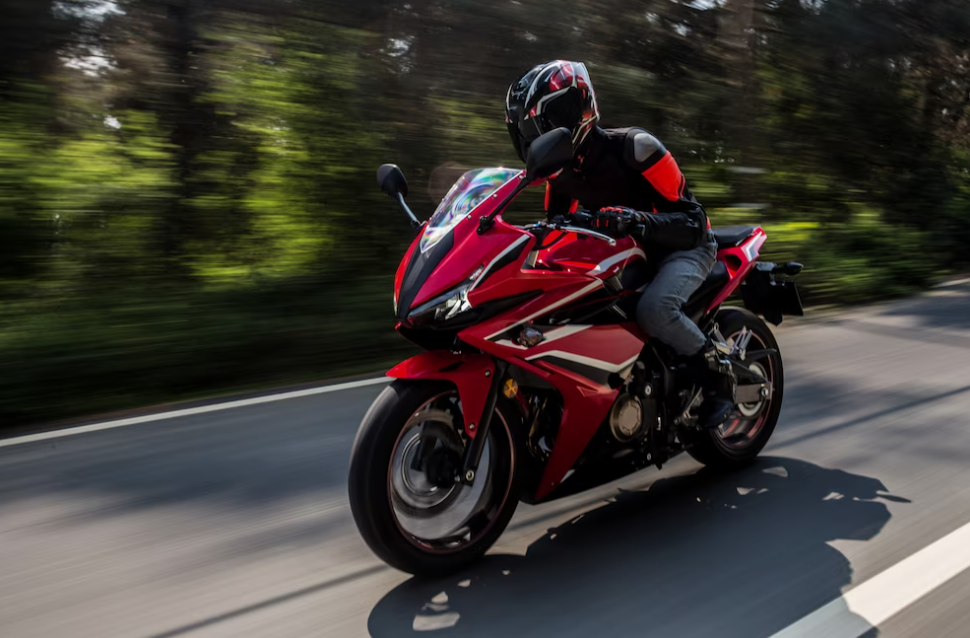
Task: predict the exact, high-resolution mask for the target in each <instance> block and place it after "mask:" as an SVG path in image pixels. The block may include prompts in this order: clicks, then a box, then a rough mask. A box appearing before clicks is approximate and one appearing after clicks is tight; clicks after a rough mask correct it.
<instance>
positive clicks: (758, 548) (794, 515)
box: [368, 458, 903, 638]
mask: <svg viewBox="0 0 970 638" xmlns="http://www.w3.org/2000/svg"><path fill="white" fill-rule="evenodd" d="M882 492H885V487H884V486H883V485H882V483H881V482H879V481H878V480H876V479H873V478H867V477H864V476H858V475H854V474H849V473H846V472H843V471H839V470H829V469H825V468H821V467H819V466H816V465H812V464H810V463H805V462H803V461H796V460H792V459H787V458H763V459H761V460H759V461H758V463H757V464H755V465H753V466H752V467H750V468H748V469H746V470H744V471H742V472H738V473H734V474H729V475H717V474H716V473H714V472H710V471H708V470H701V471H700V472H698V473H696V474H693V475H687V476H680V477H675V478H671V479H664V480H660V481H658V482H656V483H654V484H653V485H652V486H651V487H650V489H649V491H646V492H621V493H620V494H618V496H617V497H616V499H615V502H611V503H609V504H607V505H604V506H603V507H600V508H599V509H596V510H593V511H591V512H588V513H586V514H584V515H581V516H579V517H577V518H575V519H573V520H571V521H569V522H568V523H565V524H563V525H560V526H559V527H555V528H552V529H550V530H548V532H547V533H546V534H545V535H544V536H543V537H542V538H540V539H539V540H537V541H535V542H534V543H532V545H530V546H529V548H528V550H527V553H526V555H525V556H512V555H490V556H488V557H486V559H485V560H484V561H483V562H482V563H480V564H479V565H477V566H476V567H474V568H472V569H470V570H469V571H467V572H465V573H462V574H459V575H457V576H454V577H451V578H449V579H446V580H439V581H433V582H428V581H421V580H419V579H411V580H409V581H407V582H406V583H404V584H402V585H401V586H399V587H397V588H396V589H394V590H393V591H391V592H390V593H388V594H387V595H386V596H385V597H384V598H383V599H382V600H381V601H380V602H379V603H378V604H377V606H376V607H375V608H374V610H373V611H372V612H371V615H370V618H369V620H368V629H369V630H370V634H371V636H373V637H374V638H386V637H391V636H401V635H406V634H411V633H418V632H420V633H424V634H426V633H427V632H428V631H431V632H432V633H433V635H436V636H438V635H440V636H482V637H486V636H487V637H489V638H492V637H496V636H502V637H511V636H645V635H661V636H718V638H725V637H727V636H743V637H745V638H756V637H759V636H765V637H767V636H771V635H772V634H774V633H775V632H776V631H778V630H780V629H783V628H784V627H786V626H787V625H789V624H791V623H792V622H794V621H796V620H798V619H799V618H801V617H803V616H805V615H807V614H809V613H811V612H812V611H814V610H815V609H817V608H818V607H820V606H822V605H823V604H825V603H828V602H829V601H831V600H833V599H835V598H838V597H839V595H840V594H841V593H842V588H843V587H845V586H846V585H848V584H849V582H850V580H851V575H852V568H851V566H850V564H849V562H848V560H847V559H846V558H845V556H843V555H842V554H841V553H840V552H839V551H838V550H836V549H834V548H832V547H830V546H829V545H828V542H829V541H833V540H836V539H850V540H858V541H867V540H870V539H872V538H873V537H875V536H876V535H877V534H878V533H879V532H880V531H881V530H882V528H883V526H884V525H885V524H886V522H887V521H888V520H889V518H890V513H889V510H888V509H887V507H886V505H885V504H884V503H883V502H881V501H880V500H878V499H880V498H883V499H887V500H894V501H900V500H903V499H899V498H897V497H892V496H888V495H886V494H884V493H882ZM868 635H875V633H873V634H868Z"/></svg>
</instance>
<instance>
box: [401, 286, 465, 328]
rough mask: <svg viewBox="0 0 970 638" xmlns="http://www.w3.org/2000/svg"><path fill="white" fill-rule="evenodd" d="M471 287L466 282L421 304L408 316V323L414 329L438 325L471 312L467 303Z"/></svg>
mask: <svg viewBox="0 0 970 638" xmlns="http://www.w3.org/2000/svg"><path fill="white" fill-rule="evenodd" d="M471 286H472V282H471V281H466V282H465V283H463V284H462V285H460V286H458V287H456V288H452V289H451V290H449V291H448V292H446V293H443V294H441V295H438V296H437V297H435V298H434V299H431V300H430V301H427V302H425V303H423V304H421V305H420V306H418V307H417V308H415V309H414V310H412V311H411V313H410V314H409V315H408V322H409V323H410V324H411V325H412V326H415V327H417V326H421V325H426V324H428V323H432V322H433V323H440V322H443V321H448V320H449V319H453V318H454V317H457V316H458V315H460V314H462V313H464V312H467V311H469V310H471V308H472V306H471V304H470V303H468V289H469V288H471Z"/></svg>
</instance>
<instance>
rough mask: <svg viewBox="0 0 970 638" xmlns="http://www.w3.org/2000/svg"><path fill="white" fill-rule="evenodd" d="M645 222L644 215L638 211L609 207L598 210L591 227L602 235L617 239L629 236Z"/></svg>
mask: <svg viewBox="0 0 970 638" xmlns="http://www.w3.org/2000/svg"><path fill="white" fill-rule="evenodd" d="M645 220H646V215H645V214H644V213H641V212H640V211H637V210H633V209H632V208H622V207H618V206H610V207H607V208H601V209H599V211H598V212H597V213H596V214H595V215H594V216H593V219H592V224H591V225H592V227H593V228H594V229H595V230H598V231H599V232H601V233H603V234H604V235H609V236H610V237H614V238H617V239H619V238H621V237H626V236H627V235H630V234H631V233H632V232H633V231H634V229H636V227H637V226H638V225H639V224H643V223H644V221H645Z"/></svg>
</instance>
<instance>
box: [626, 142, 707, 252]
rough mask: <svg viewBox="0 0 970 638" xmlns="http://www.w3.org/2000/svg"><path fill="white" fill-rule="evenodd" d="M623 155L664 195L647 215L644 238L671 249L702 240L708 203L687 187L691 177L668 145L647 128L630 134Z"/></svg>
mask: <svg viewBox="0 0 970 638" xmlns="http://www.w3.org/2000/svg"><path fill="white" fill-rule="evenodd" d="M623 159H624V161H625V162H626V163H627V165H629V166H630V167H631V168H633V169H635V170H636V171H637V172H638V173H640V174H641V175H642V176H643V179H645V180H647V181H648V182H649V183H650V185H651V186H653V188H654V190H656V191H657V192H658V193H659V194H660V196H661V197H662V198H663V200H662V201H658V202H657V203H656V209H657V210H656V211H655V212H654V214H653V215H645V216H644V221H643V240H644V241H645V242H648V243H651V244H655V245H659V246H661V247H664V248H668V249H671V250H687V249H691V248H696V247H697V246H699V245H700V244H701V242H702V241H703V239H704V236H705V234H706V231H707V229H709V228H710V222H708V219H707V213H706V212H705V211H704V207H703V206H701V205H700V203H699V202H698V201H697V200H696V199H694V196H693V195H692V194H691V192H690V191H689V190H688V189H687V180H686V179H685V178H684V175H683V173H681V172H680V167H679V166H677V162H676V161H675V160H674V157H673V155H671V154H670V151H668V150H667V149H666V148H665V147H664V145H663V144H662V143H661V142H660V140H658V139H657V138H656V137H654V136H653V135H651V134H650V133H648V132H647V131H645V130H643V129H631V130H630V132H629V133H628V134H627V137H626V141H625V146H624V152H623Z"/></svg>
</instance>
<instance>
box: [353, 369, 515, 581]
mask: <svg viewBox="0 0 970 638" xmlns="http://www.w3.org/2000/svg"><path fill="white" fill-rule="evenodd" d="M449 394H451V395H455V396H457V392H456V390H455V387H454V386H453V385H451V384H449V383H445V382H438V381H412V380H403V379H402V380H398V381H395V382H393V383H392V384H391V385H390V386H388V387H387V388H386V389H385V390H384V392H382V393H381V395H380V396H379V397H378V398H377V400H375V401H374V403H373V405H371V408H370V410H368V412H367V414H366V415H365V416H364V419H363V421H362V422H361V425H360V430H359V431H358V433H357V438H356V440H355V441H354V446H353V449H352V451H351V456H350V471H349V477H348V489H349V496H350V509H351V512H352V513H353V516H354V521H355V522H356V523H357V528H358V529H359V530H360V534H361V536H362V537H363V538H364V541H365V542H366V543H367V545H368V546H369V547H370V548H371V550H372V551H373V552H374V553H375V554H377V556H378V557H379V558H380V559H381V560H383V561H384V562H386V563H387V564H388V565H390V566H392V567H395V568H397V569H400V570H401V571H404V572H408V573H410V574H415V575H421V576H438V575H442V574H447V573H450V572H454V571H456V570H459V569H461V568H463V567H465V566H466V565H468V564H470V563H472V562H474V561H476V560H478V559H479V558H480V557H481V556H482V555H483V554H484V553H485V552H486V551H487V550H488V549H489V548H490V547H491V546H492V544H494V543H495V541H496V540H497V539H498V537H499V536H500V535H501V534H502V532H503V531H504V530H505V527H506V526H507V525H508V523H509V520H510V519H511V518H512V514H513V513H514V512H515V508H516V506H517V505H518V477H519V474H520V472H519V463H518V459H517V458H516V443H515V442H516V441H517V440H520V439H519V438H517V437H516V434H517V432H518V429H517V426H518V421H516V420H515V417H516V416H517V415H516V414H515V413H514V411H513V410H510V409H509V406H508V404H504V403H503V402H501V401H500V402H499V404H498V405H497V406H496V413H495V414H494V415H493V417H492V421H491V424H490V426H489V435H488V436H489V438H488V453H487V456H488V465H489V467H488V468H486V467H485V466H486V458H485V456H483V459H482V464H481V465H480V466H479V471H478V475H479V477H478V478H477V479H476V483H477V482H479V481H489V483H487V486H488V487H487V489H488V491H487V493H486V492H483V494H487V496H484V497H482V498H483V500H484V501H485V503H484V506H483V509H482V513H481V514H476V515H475V516H476V517H478V518H475V517H473V519H474V520H475V521H477V522H476V523H475V524H476V525H481V526H482V529H481V530H480V532H479V533H474V530H473V532H470V533H469V538H468V541H467V543H464V544H458V543H455V544H454V545H453V546H448V545H446V544H444V543H438V544H436V541H434V540H431V541H425V540H424V539H421V538H418V537H417V536H416V535H414V534H411V533H409V532H408V530H407V529H406V525H404V524H402V520H401V519H399V517H398V515H397V514H396V511H397V510H396V509H395V505H398V506H400V503H401V498H400V496H399V495H398V494H396V493H394V490H396V489H398V488H397V487H396V486H392V482H393V481H392V479H393V478H394V476H395V475H396V472H395V466H394V465H393V464H394V462H395V458H396V455H398V454H400V453H399V452H398V449H399V446H400V444H401V440H402V437H404V436H405V435H406V430H407V426H408V424H409V423H412V424H413V423H414V422H415V416H416V415H417V414H418V413H419V411H420V410H422V409H425V406H428V405H429V402H432V401H435V400H437V397H441V396H442V395H449ZM438 413H440V410H439V411H438ZM417 420H418V421H421V419H420V418H418V419H417ZM422 427H423V426H422ZM402 463H403V461H402ZM398 469H399V468H398ZM486 469H487V470H488V472H489V474H488V476H486V474H485V470H486ZM493 472H494V473H495V476H493V475H492V473H493ZM419 474H421V475H422V476H425V477H426V476H427V475H426V474H423V473H420V472H419ZM406 480H407V479H405V481H406ZM493 481H494V483H493ZM437 489H441V490H442V492H444V491H445V490H450V489H451V488H437ZM455 489H459V490H471V489H472V487H465V486H461V485H459V486H456V487H455ZM483 489H485V488H483ZM451 500H455V499H452V497H451V496H447V497H445V498H444V499H442V503H443V505H440V506H434V507H444V508H447V503H449V502H451ZM479 502H481V501H479ZM432 509H433V508H432ZM411 511H413V512H416V516H417V517H418V518H420V517H421V516H425V518H426V520H428V521H431V520H432V519H433V518H434V516H435V514H434V513H432V514H431V515H430V516H429V515H427V514H426V513H422V512H420V511H419V510H414V509H412V510H411ZM482 517H484V518H482ZM484 519H487V524H486V523H482V521H483V520H484ZM470 525H471V524H470Z"/></svg>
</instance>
